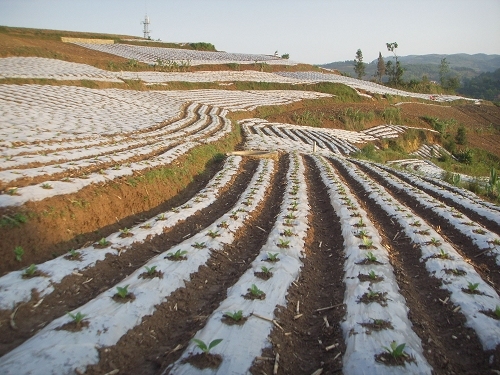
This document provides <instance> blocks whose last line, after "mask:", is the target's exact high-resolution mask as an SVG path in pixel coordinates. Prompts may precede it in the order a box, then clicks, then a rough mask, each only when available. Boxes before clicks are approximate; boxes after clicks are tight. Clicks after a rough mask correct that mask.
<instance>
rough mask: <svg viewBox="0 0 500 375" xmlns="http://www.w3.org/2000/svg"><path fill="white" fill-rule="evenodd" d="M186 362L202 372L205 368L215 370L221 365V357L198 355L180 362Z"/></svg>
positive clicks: (205, 354)
mask: <svg viewBox="0 0 500 375" xmlns="http://www.w3.org/2000/svg"><path fill="white" fill-rule="evenodd" d="M186 362H187V363H190V364H191V365H193V366H194V367H196V368H199V369H202V370H203V369H205V368H212V369H216V368H218V367H219V366H220V364H221V363H222V356H221V355H220V354H210V353H199V354H194V355H191V356H190V357H188V358H186V359H185V360H183V361H182V363H186Z"/></svg>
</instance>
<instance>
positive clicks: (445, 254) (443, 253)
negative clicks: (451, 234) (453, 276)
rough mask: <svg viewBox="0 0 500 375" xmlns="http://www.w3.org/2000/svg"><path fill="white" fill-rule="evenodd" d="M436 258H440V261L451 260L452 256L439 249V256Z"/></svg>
mask: <svg viewBox="0 0 500 375" xmlns="http://www.w3.org/2000/svg"><path fill="white" fill-rule="evenodd" d="M436 257H438V258H440V259H450V254H448V253H447V252H446V251H444V250H443V249H439V254H437V255H436Z"/></svg>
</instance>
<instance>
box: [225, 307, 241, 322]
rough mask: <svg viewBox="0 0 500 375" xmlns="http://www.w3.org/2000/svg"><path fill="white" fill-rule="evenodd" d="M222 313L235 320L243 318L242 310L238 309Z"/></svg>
mask: <svg viewBox="0 0 500 375" xmlns="http://www.w3.org/2000/svg"><path fill="white" fill-rule="evenodd" d="M224 315H225V316H227V317H229V318H231V319H233V320H234V321H235V322H239V321H240V320H241V319H243V311H242V310H238V311H235V312H233V313H231V312H229V311H228V312H225V313H224Z"/></svg>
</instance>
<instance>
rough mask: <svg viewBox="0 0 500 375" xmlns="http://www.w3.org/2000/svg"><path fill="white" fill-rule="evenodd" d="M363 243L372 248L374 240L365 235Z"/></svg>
mask: <svg viewBox="0 0 500 375" xmlns="http://www.w3.org/2000/svg"><path fill="white" fill-rule="evenodd" d="M363 245H364V246H365V247H366V248H367V249H370V248H371V247H372V246H373V241H372V240H370V239H369V238H368V237H363Z"/></svg>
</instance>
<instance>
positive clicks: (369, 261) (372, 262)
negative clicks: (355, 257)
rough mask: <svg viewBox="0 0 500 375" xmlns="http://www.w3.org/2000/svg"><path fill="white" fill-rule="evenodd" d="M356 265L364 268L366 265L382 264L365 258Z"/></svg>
mask: <svg viewBox="0 0 500 375" xmlns="http://www.w3.org/2000/svg"><path fill="white" fill-rule="evenodd" d="M356 264H359V265H362V266H365V265H367V264H384V263H382V262H379V261H378V260H370V259H368V258H365V259H363V260H362V261H360V262H357V263H356Z"/></svg>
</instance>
